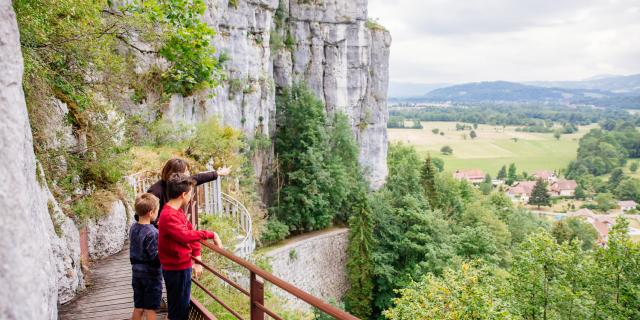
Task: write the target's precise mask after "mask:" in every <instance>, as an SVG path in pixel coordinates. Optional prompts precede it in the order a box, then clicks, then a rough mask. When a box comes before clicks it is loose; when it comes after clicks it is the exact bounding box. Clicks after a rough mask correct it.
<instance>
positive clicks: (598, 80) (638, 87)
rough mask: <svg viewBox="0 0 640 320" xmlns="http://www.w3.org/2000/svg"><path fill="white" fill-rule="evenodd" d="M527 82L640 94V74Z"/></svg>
mask: <svg viewBox="0 0 640 320" xmlns="http://www.w3.org/2000/svg"><path fill="white" fill-rule="evenodd" d="M525 84H529V85H534V86H540V87H547V88H551V87H556V88H566V89H588V90H592V89H600V90H606V91H611V92H614V93H621V94H630V95H640V74H634V75H629V76H601V77H593V78H591V79H588V80H582V81H535V82H526V83H525Z"/></svg>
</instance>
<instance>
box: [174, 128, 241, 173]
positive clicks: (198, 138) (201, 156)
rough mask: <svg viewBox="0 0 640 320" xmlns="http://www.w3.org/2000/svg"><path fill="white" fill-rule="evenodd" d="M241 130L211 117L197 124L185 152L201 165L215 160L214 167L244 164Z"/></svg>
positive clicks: (237, 166)
mask: <svg viewBox="0 0 640 320" xmlns="http://www.w3.org/2000/svg"><path fill="white" fill-rule="evenodd" d="M241 137H242V134H241V132H240V131H238V130H235V129H233V128H231V127H225V126H222V125H221V124H220V121H219V120H218V119H217V118H215V117H214V118H210V119H209V120H207V121H205V122H202V123H200V124H198V125H197V126H196V131H195V134H194V136H193V137H192V138H191V139H190V140H189V141H188V143H187V144H188V147H187V150H186V151H185V153H186V154H187V155H188V156H191V157H192V158H193V159H194V160H196V161H197V162H198V163H200V164H201V165H205V164H207V163H208V162H209V161H213V166H214V168H217V167H220V166H223V165H224V166H234V167H235V168H239V167H241V166H242V164H243V159H242V156H241V155H240V154H239V151H240V149H241V148H243V147H244V143H243V142H242V140H241Z"/></svg>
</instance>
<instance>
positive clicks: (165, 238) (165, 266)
mask: <svg viewBox="0 0 640 320" xmlns="http://www.w3.org/2000/svg"><path fill="white" fill-rule="evenodd" d="M158 232H159V235H158V257H160V264H162V270H184V269H189V268H191V266H192V265H193V262H192V261H191V257H192V256H194V257H195V256H199V255H200V243H199V242H198V241H200V240H204V239H212V238H213V237H214V234H213V232H210V231H206V230H193V226H192V225H191V223H189V221H188V220H187V217H186V216H185V214H184V211H182V209H178V210H176V209H174V208H172V207H171V206H169V205H165V206H164V208H162V213H161V215H160V221H159V222H158Z"/></svg>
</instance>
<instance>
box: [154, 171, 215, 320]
mask: <svg viewBox="0 0 640 320" xmlns="http://www.w3.org/2000/svg"><path fill="white" fill-rule="evenodd" d="M195 186H196V181H195V180H194V179H193V178H191V177H190V176H187V175H185V174H181V173H174V174H172V175H171V177H170V178H169V181H168V182H167V191H166V192H167V197H168V199H169V201H167V203H166V204H165V206H164V208H162V212H161V214H160V221H158V232H159V236H158V256H159V257H160V264H162V276H163V278H164V283H165V286H166V287H167V304H168V309H169V310H168V311H169V320H186V319H187V316H188V313H189V303H190V298H191V267H192V266H193V263H192V260H191V258H192V257H194V258H196V259H198V260H200V243H199V242H198V241H200V240H205V239H213V241H214V242H215V244H216V245H218V246H222V243H221V242H220V238H219V237H218V235H217V234H215V233H214V232H210V231H206V230H193V226H192V225H191V223H189V221H188V220H187V217H186V216H185V213H184V211H183V210H182V208H183V207H186V206H187V205H188V203H189V201H190V200H191V195H192V193H193V189H194V188H195ZM194 273H195V276H196V277H198V276H199V275H200V274H201V273H202V266H201V265H195V266H194Z"/></svg>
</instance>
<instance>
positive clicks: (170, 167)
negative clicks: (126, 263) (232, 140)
mask: <svg viewBox="0 0 640 320" xmlns="http://www.w3.org/2000/svg"><path fill="white" fill-rule="evenodd" d="M230 172H231V168H227V167H222V168H220V169H218V170H217V171H209V172H202V173H198V174H195V175H193V176H192V178H194V179H195V180H196V182H197V185H201V184H203V183H207V182H210V181H213V180H215V179H217V178H218V176H226V175H228V174H229V173H230ZM173 173H184V174H189V164H188V163H187V162H186V161H184V160H182V159H179V158H173V159H171V160H169V161H167V163H165V165H164V167H163V168H162V172H161V173H160V180H159V181H158V182H156V183H154V184H153V185H151V187H149V189H148V190H147V192H149V193H152V194H153V195H155V196H156V197H158V199H160V211H162V208H163V207H164V204H165V203H166V202H167V201H168V200H169V199H168V198H167V193H166V189H167V181H168V180H169V177H170V176H171V174H173ZM159 219H160V213H158V218H157V219H156V221H155V223H157V222H158V221H159ZM136 220H137V217H136ZM155 223H154V224H155Z"/></svg>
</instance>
